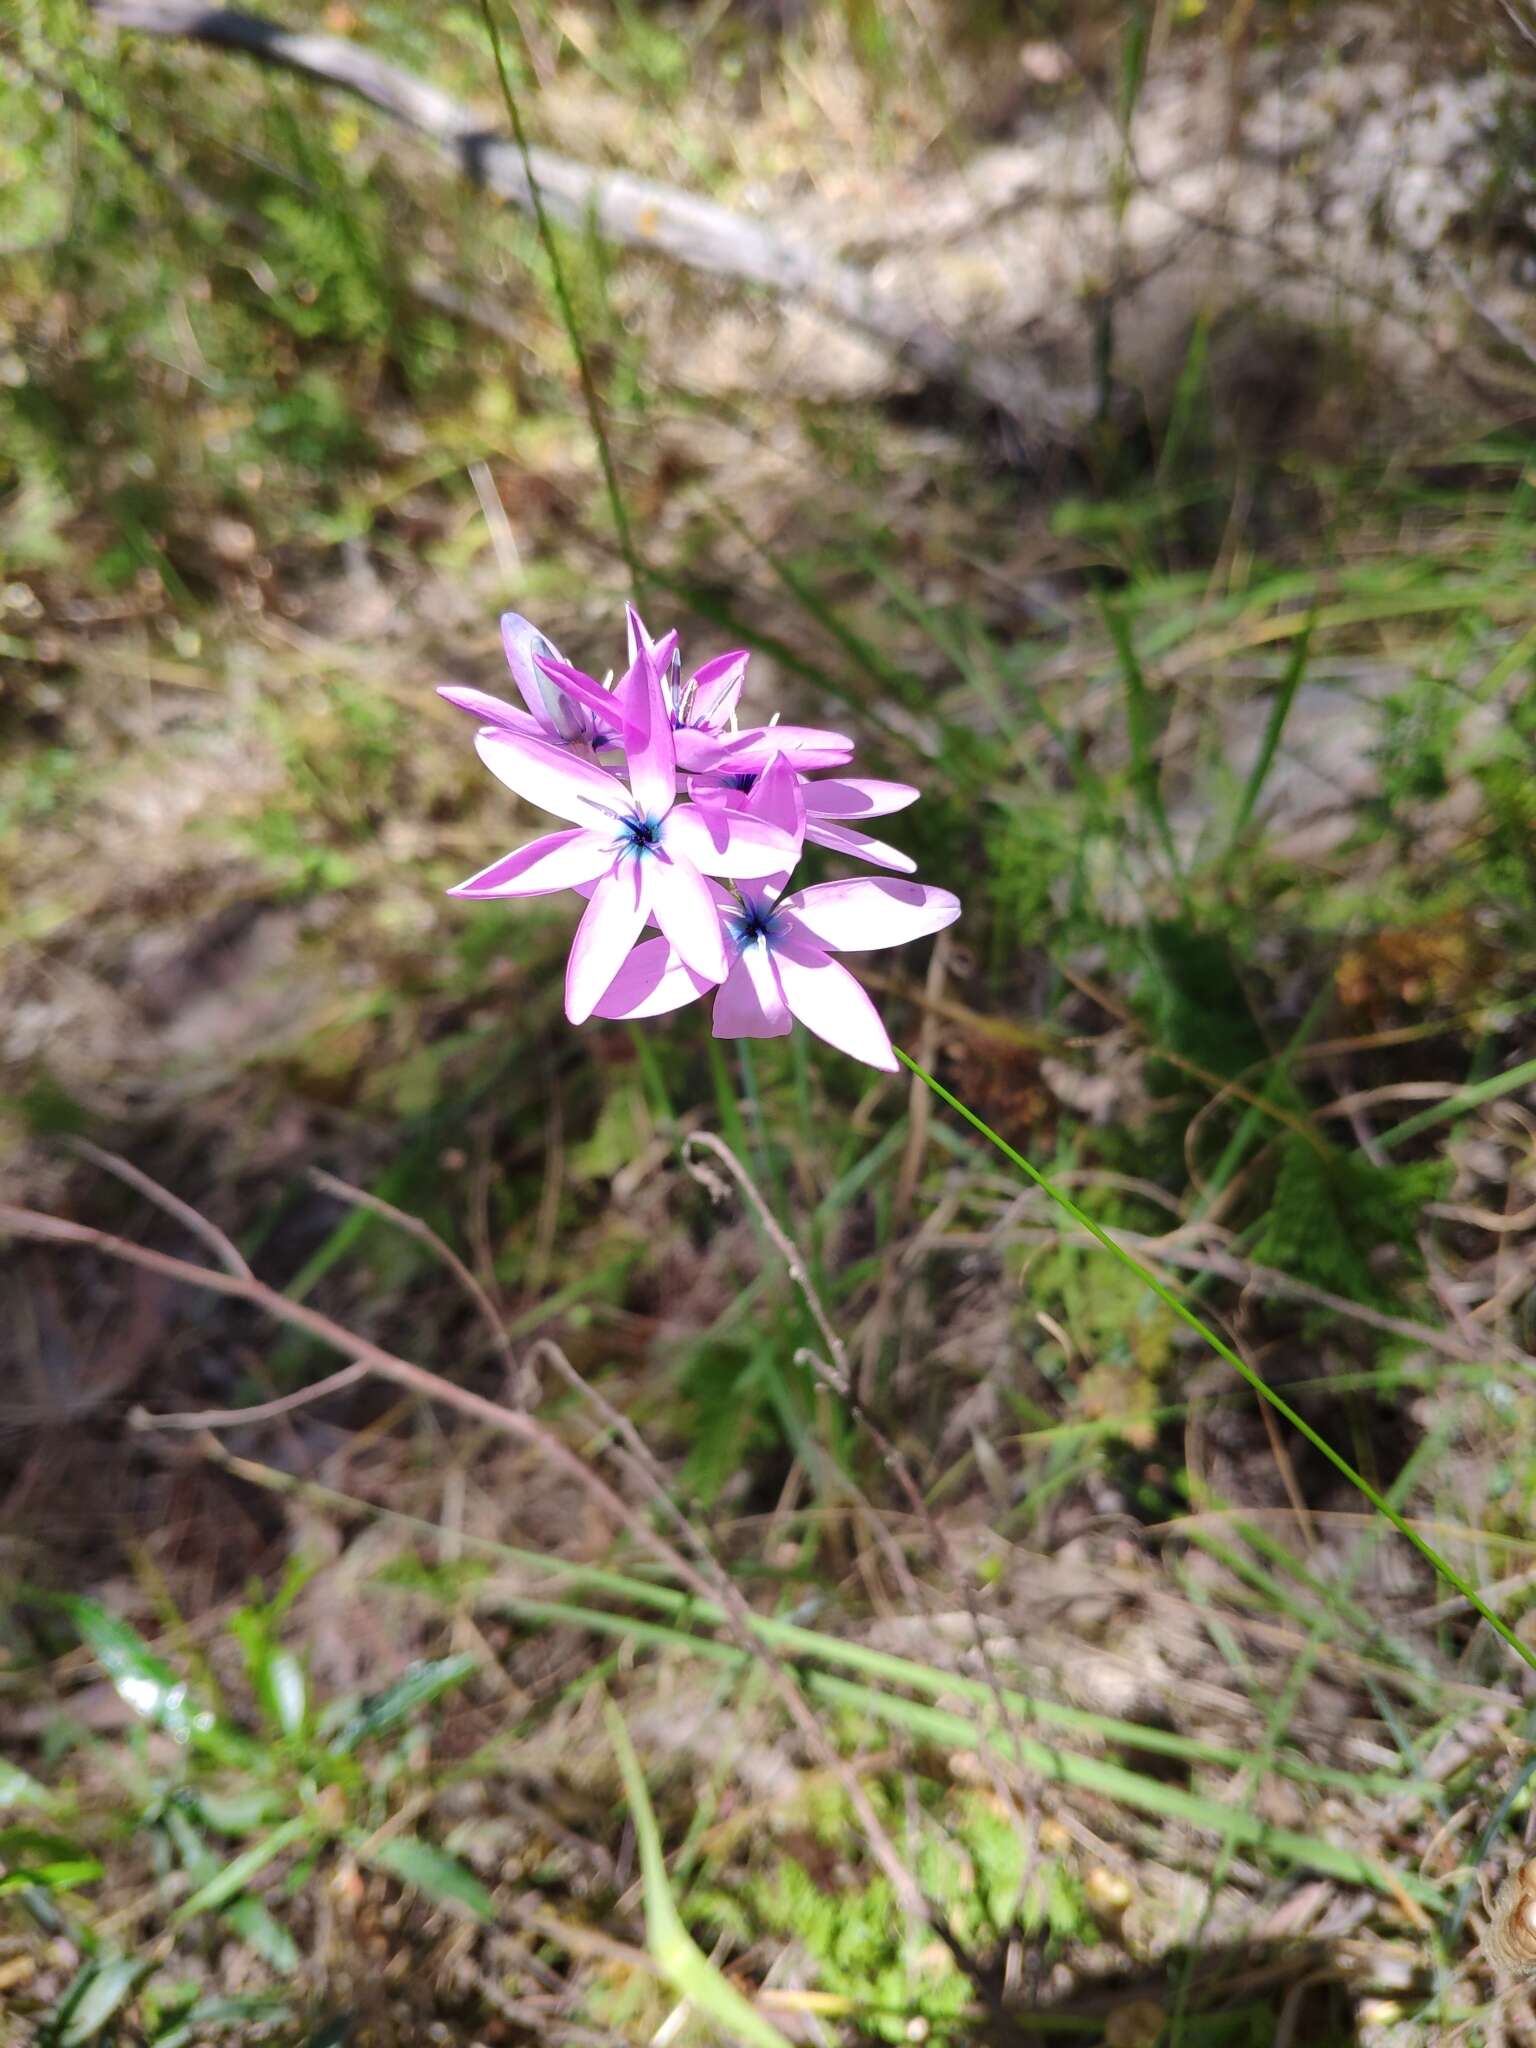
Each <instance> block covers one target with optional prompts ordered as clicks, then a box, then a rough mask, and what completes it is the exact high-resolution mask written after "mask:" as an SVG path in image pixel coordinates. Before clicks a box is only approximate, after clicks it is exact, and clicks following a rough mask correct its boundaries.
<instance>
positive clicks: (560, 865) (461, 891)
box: [448, 830, 614, 898]
mask: <svg viewBox="0 0 1536 2048" xmlns="http://www.w3.org/2000/svg"><path fill="white" fill-rule="evenodd" d="M613 864H614V851H613V846H612V844H611V842H610V841H609V839H608V837H607V835H606V834H605V833H602V832H585V831H581V830H576V831H571V832H550V833H548V834H546V836H545V837H544V838H543V839H534V840H530V841H529V843H528V845H526V846H520V847H518V849H517V851H516V852H515V853H507V854H503V855H502V857H501V859H500V860H493V861H492V862H491V864H490V866H489V867H488V868H482V869H481V870H480V872H479V874H478V875H471V876H470V878H469V880H468V881H467V882H460V883H459V884H458V886H457V888H453V889H450V890H449V891H448V894H449V895H450V896H472V897H476V898H479V897H486V896H553V895H554V893H555V892H556V890H558V889H574V888H575V887H576V886H577V884H578V883H580V882H594V881H596V879H597V877H598V876H599V875H601V874H603V873H604V872H606V870H607V869H609V868H611V867H612V866H613Z"/></svg>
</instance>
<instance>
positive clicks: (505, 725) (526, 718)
mask: <svg viewBox="0 0 1536 2048" xmlns="http://www.w3.org/2000/svg"><path fill="white" fill-rule="evenodd" d="M437 694H438V695H439V697H443V698H445V699H446V700H447V702H448V703H450V704H452V705H453V707H454V708H455V710H458V711H467V712H468V713H469V715H470V717H471V718H478V719H479V721H480V723H481V724H482V725H492V726H496V727H497V728H498V729H499V730H501V731H504V732H522V733H535V734H538V733H542V732H543V731H544V729H545V728H544V727H543V726H542V725H541V724H540V723H539V721H538V719H536V718H534V717H531V716H530V714H529V713H528V712H526V711H524V710H522V709H521V707H520V706H518V705H516V704H509V703H508V702H507V700H506V698H505V697H493V696H492V695H491V694H490V692H489V691H488V690H471V689H470V688H468V686H467V685H464V684H460V683H439V685H438V689H437Z"/></svg>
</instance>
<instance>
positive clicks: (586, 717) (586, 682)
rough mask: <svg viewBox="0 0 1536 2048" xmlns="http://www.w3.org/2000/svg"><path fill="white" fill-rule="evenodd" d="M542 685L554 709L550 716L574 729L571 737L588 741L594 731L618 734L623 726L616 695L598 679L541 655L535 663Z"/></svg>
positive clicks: (566, 662)
mask: <svg viewBox="0 0 1536 2048" xmlns="http://www.w3.org/2000/svg"><path fill="white" fill-rule="evenodd" d="M534 668H535V670H536V671H537V674H538V679H539V685H540V688H541V689H542V690H543V692H544V694H545V697H546V698H547V700H548V702H549V704H550V706H551V707H552V708H551V711H550V716H551V717H555V716H556V715H557V709H556V707H557V708H558V716H559V717H560V718H561V719H562V720H563V721H564V725H562V728H561V729H562V731H563V730H564V729H565V725H569V726H571V727H572V729H573V730H572V737H576V736H579V737H582V738H586V737H589V736H590V735H591V734H592V733H593V732H594V731H596V732H598V733H600V734H604V735H606V734H608V733H616V732H617V731H618V729H619V726H620V725H621V723H622V722H623V721H622V715H621V714H620V712H619V710H618V709H617V707H616V706H615V704H614V701H613V692H612V691H611V690H605V689H604V688H603V686H602V684H601V683H600V682H599V681H598V680H597V678H596V676H589V675H588V674H587V673H586V672H585V670H583V669H579V668H572V667H571V664H570V663H569V662H568V661H561V660H560V659H559V657H558V656H548V655H543V654H541V655H540V656H539V657H538V658H537V660H536V661H535V662H534Z"/></svg>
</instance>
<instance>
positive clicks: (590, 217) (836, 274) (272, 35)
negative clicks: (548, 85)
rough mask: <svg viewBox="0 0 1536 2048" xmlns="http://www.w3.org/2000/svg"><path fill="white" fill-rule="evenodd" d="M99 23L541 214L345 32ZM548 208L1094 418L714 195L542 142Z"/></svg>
mask: <svg viewBox="0 0 1536 2048" xmlns="http://www.w3.org/2000/svg"><path fill="white" fill-rule="evenodd" d="M91 8H92V12H93V13H94V14H95V15H96V17H97V19H98V20H100V21H102V22H104V23H106V24H108V25H109V26H110V27H113V28H121V29H129V30H133V31H136V32H137V33H139V34H143V35H160V36H174V37H180V38H184V39H186V40H188V41H192V42H200V43H208V44H211V45H213V46H215V47H216V48H219V49H224V50H235V51H239V52H241V53H242V54H244V55H247V56H252V57H256V58H259V59H260V60H261V61H262V62H264V63H267V64H275V65H279V66H281V67H282V68H283V69H284V70H288V71H294V72H297V73H298V74H299V76H300V77H303V78H308V79H312V80H315V81H317V82H318V83H320V84H322V85H330V86H336V87H338V88H339V89H340V90H342V91H344V92H350V93H354V94H356V95H357V97H358V98H360V99H364V100H366V101H367V102H368V104H369V105H370V106H373V107H377V108H378V109H379V111H380V112H381V113H384V114H387V115H388V116H389V117H390V119H391V120H394V121H398V122H399V123H400V124H401V126H402V127H405V128H409V129H410V130H411V131H412V132H413V133H414V134H417V135H420V136H423V137H424V138H425V139H426V140H427V141H429V142H430V143H432V144H433V146H434V147H435V148H436V149H437V151H438V152H439V154H440V155H442V156H443V157H445V158H446V159H447V160H448V161H449V162H450V163H451V164H452V165H453V167H454V168H455V169H456V170H457V171H458V172H459V174H460V175H461V176H463V177H465V178H468V179H469V180H471V182H472V183H474V184H476V185H480V186H482V187H484V189H485V190H486V191H488V192H493V193H494V194H495V195H496V196H497V197H498V198H500V199H505V200H507V201H508V202H509V203H510V204H511V205H513V206H517V207H520V208H521V209H522V210H523V211H524V212H527V213H531V212H532V211H533V200H532V194H531V192H530V190H529V182H528V177H527V174H526V172H525V170H524V166H523V161H522V157H521V155H520V153H519V151H518V149H517V147H516V145H515V144H514V143H512V142H509V141H507V140H505V139H504V138H503V137H502V136H500V135H498V134H497V133H496V132H495V131H494V130H492V129H491V128H488V127H487V126H486V125H485V123H484V122H483V121H482V120H481V119H480V118H479V117H478V116H477V115H476V113H475V112H474V110H473V109H472V108H469V107H466V106H465V105H464V104H463V103H462V102H461V101H459V100H456V99H454V98H452V97H451V96H450V95H449V94H448V93H445V92H443V91H442V90H440V88H439V87H437V86H435V85H432V84H430V83H429V82H428V81H427V80H425V79H421V78H416V77H414V76H413V75H412V74H411V73H410V72H408V71H403V70H401V69H400V67H399V66H398V65H395V64H391V63H389V62H387V61H386V60H385V59H384V58H382V57H377V56H375V55H374V54H373V52H372V51H371V50H365V49H363V48H361V47H360V46H359V45H358V44H356V43H353V42H350V41H349V40H348V39H347V38H346V37H345V36H332V35H311V34H308V33H298V32H295V31H291V30H288V29H285V28H283V27H281V26H280V25H279V24H278V23H276V22H271V21H265V20H263V19H262V18H261V17H260V16H259V15H254V14H246V13H243V12H241V11H239V10H237V9H234V8H224V7H207V6H202V5H199V4H198V0H91ZM529 162H530V165H531V168H532V172H533V177H534V179H535V181H536V182H537V185H538V188H539V193H540V196H541V198H542V199H543V202H544V206H545V209H546V210H547V211H548V212H549V213H550V214H551V215H552V216H553V217H554V218H555V219H557V220H559V221H561V222H563V223H564V224H565V225H567V226H571V227H584V226H586V225H588V224H589V223H590V224H591V225H592V226H593V227H595V229H596V231H597V233H598V234H599V235H601V236H602V237H603V239H604V240H605V241H609V242H614V243H617V244H619V245H620V246H621V247H623V248H628V249H646V250H649V251H651V252H652V253H653V254H655V255H659V256H666V257H668V258H670V259H671V261H673V262H674V263H679V264H682V265H683V266H684V267H686V268H687V269H689V270H695V271H698V272H700V273H702V274H703V275H704V276H707V277H716V278H731V279H733V280H735V281H736V282H737V283H741V284H751V285H757V286H759V287H761V288H762V289H763V290H765V291H768V292H771V293H773V294H774V296H775V297H778V298H781V299H786V300H790V301H801V302H803V303H805V304H806V305H810V306H814V307H815V308H816V309H817V310H818V311H819V312H822V313H829V314H831V315H832V316H833V317H834V318H836V319H838V320H841V321H843V322H844V324H845V325H847V326H849V327H852V328H854V329H855V330H856V331H857V332H858V333H860V334H863V335H865V336H867V337H868V338H869V339H871V340H873V341H876V342H879V343H880V344H881V346H882V347H884V348H887V349H889V350H890V351H891V353H892V354H893V355H894V356H895V357H896V358H897V360H898V361H900V362H902V363H904V364H906V365H907V366H908V367H910V368H911V369H913V370H914V371H916V372H917V373H918V374H919V375H920V376H921V377H922V378H923V379H924V380H925V381H927V382H928V383H931V384H935V385H942V386H949V387H951V388H952V389H954V390H955V391H957V392H962V393H965V394H968V395H969V396H970V397H972V398H974V399H978V400H980V401H981V402H982V403H984V404H985V405H988V406H991V407H995V408H996V409H997V410H998V411H1000V412H1003V413H1006V414H1007V415H1008V417H1009V419H1010V420H1011V421H1012V422H1013V423H1014V426H1015V427H1016V428H1017V430H1018V431H1019V433H1020V434H1021V435H1022V437H1023V438H1024V440H1025V442H1026V443H1036V444H1038V443H1041V442H1045V441H1049V440H1061V439H1064V438H1065V437H1067V435H1068V434H1069V433H1070V431H1071V429H1072V428H1073V427H1074V426H1075V424H1076V423H1077V422H1078V421H1080V420H1081V419H1083V418H1084V417H1086V415H1087V412H1088V410H1089V407H1090V404H1091V400H1090V397H1089V395H1088V394H1086V393H1082V392H1075V391H1070V390H1062V389H1058V388H1056V387H1054V386H1051V385H1048V384H1047V382H1046V380H1045V378H1044V377H1043V375H1042V374H1041V372H1040V371H1039V369H1038V368H1037V367H1036V366H1035V365H1033V364H1031V363H1028V362H1025V361H1015V360H1012V359H1010V358H1007V357H1003V356H999V355H991V354H982V353H976V352H973V351H971V350H968V349H966V348H965V347H964V346H963V345H962V344H961V343H960V342H959V341H957V340H956V339H955V337H954V336H953V335H952V334H950V333H948V332H947V331H946V330H945V329H944V328H943V327H941V326H939V325H937V324H936V323H934V322H932V321H929V320H925V319H923V318H922V317H921V316H920V315H918V314H917V313H915V312H914V311H913V309H912V307H911V306H910V305H908V304H907V303H906V302H905V301H904V300H902V299H899V298H897V297H896V296H895V295H894V294H892V293H890V292H888V291H883V290H881V289H880V288H879V287H878V286H877V285H876V284H875V283H874V281H873V279H872V278H870V277H869V275H868V274H867V273H866V272H864V271H862V270H859V269H857V268H855V267H854V266H853V265H851V264H846V263H842V262H840V261H839V260H838V259H837V258H836V257H833V256H830V255H828V254H827V252H826V251H825V250H824V249H822V248H820V247H818V246H817V244H815V243H814V242H811V241H808V240H806V239H804V238H803V237H800V236H796V235H792V234H787V233H785V232H783V231H782V230H780V229H776V228H773V227H771V226H767V225H765V224H764V223H762V222H761V221H756V220H753V219H751V218H750V217H749V216H747V215H746V214H742V213H735V212H732V211H731V209H730V208H729V207H724V206H719V205H717V204H716V203H715V202H714V201H713V200H710V199H700V198H696V197H695V196H694V195H693V194H692V193H688V192H682V191H679V190H678V189H677V188H676V187H675V186H671V185H662V184H659V183H657V182H656V181H655V180H654V179H650V178H639V177H636V176H634V175H633V174H632V173H631V172H629V171H623V170H607V169H603V168H601V167H598V166H595V165H592V164H583V163H577V162H575V161H574V160H573V159H571V158H569V157H563V156H557V155H555V154H554V153H553V152H551V151H549V150H545V149H533V150H530V151H529Z"/></svg>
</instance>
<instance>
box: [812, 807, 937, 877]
mask: <svg viewBox="0 0 1536 2048" xmlns="http://www.w3.org/2000/svg"><path fill="white" fill-rule="evenodd" d="M805 836H806V838H807V839H811V840H814V841H815V843H816V844H817V845H818V846H825V847H829V848H830V849H831V851H832V852H833V853H846V854H848V855H850V856H851V857H852V858H853V859H854V860H867V861H869V862H871V863H872V865H873V866H875V867H877V868H895V870H896V872H897V873H898V874H901V875H915V874H916V873H917V862H916V861H915V860H913V859H912V857H911V855H910V854H906V853H903V852H902V851H901V848H900V847H899V846H890V845H888V844H887V843H886V841H885V840H883V839H872V838H871V837H870V835H869V834H868V833H867V832H858V831H855V829H854V828H853V826H852V825H828V824H823V823H822V821H821V820H820V819H819V818H807V819H806V821H805Z"/></svg>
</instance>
